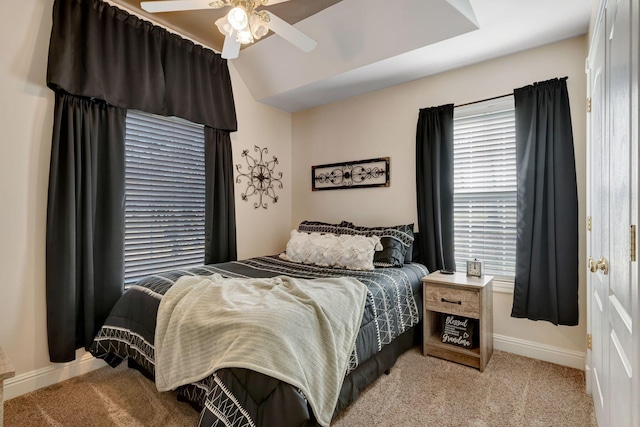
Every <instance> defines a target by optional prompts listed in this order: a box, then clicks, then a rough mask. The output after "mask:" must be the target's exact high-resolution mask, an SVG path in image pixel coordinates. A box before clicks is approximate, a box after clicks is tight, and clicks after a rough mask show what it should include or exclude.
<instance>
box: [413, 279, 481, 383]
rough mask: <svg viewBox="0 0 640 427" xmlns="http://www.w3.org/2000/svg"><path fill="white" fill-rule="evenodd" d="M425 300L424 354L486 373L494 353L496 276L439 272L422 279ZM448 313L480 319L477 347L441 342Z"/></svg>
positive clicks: (477, 331)
mask: <svg viewBox="0 0 640 427" xmlns="http://www.w3.org/2000/svg"><path fill="white" fill-rule="evenodd" d="M422 286H423V294H422V295H423V301H424V344H423V354H424V355H425V356H427V355H430V356H435V357H439V358H442V359H447V360H451V361H452V362H457V363H462V364H463V365H468V366H472V367H474V368H478V369H480V372H482V371H484V368H485V367H486V366H487V363H489V359H491V355H492V354H493V276H483V277H467V275H466V274H465V273H454V274H442V273H440V272H439V271H437V272H435V273H431V274H430V275H428V276H425V277H423V278H422ZM447 314H454V315H457V316H464V317H468V318H472V319H478V327H477V330H476V331H475V332H474V333H476V334H478V337H479V339H478V344H477V345H474V346H473V347H472V348H470V349H467V348H464V347H459V346H457V345H453V344H445V343H443V342H442V319H443V316H445V315H447Z"/></svg>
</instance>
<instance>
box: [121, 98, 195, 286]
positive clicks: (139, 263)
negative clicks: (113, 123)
mask: <svg viewBox="0 0 640 427" xmlns="http://www.w3.org/2000/svg"><path fill="white" fill-rule="evenodd" d="M125 153H126V180H125V192H126V199H125V262H124V264H125V285H130V284H133V283H135V281H136V280H138V279H139V278H141V277H144V276H147V275H149V274H153V273H156V272H159V271H166V270H171V269H174V268H180V267H189V266H193V265H201V264H202V263H203V262H204V204H205V169H204V129H203V126H202V125H197V124H194V123H190V122H188V121H186V120H182V119H177V118H173V117H171V118H169V117H162V116H155V115H151V114H147V113H142V112H139V111H131V110H129V111H128V112H127V119H126V136H125Z"/></svg>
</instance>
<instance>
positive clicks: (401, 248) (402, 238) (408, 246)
mask: <svg viewBox="0 0 640 427" xmlns="http://www.w3.org/2000/svg"><path fill="white" fill-rule="evenodd" d="M350 228H351V229H352V230H353V233H354V234H363V235H366V236H378V237H380V239H381V243H382V246H383V250H382V251H380V252H376V256H375V258H374V260H373V264H374V265H375V266H376V267H402V265H403V264H405V263H406V264H408V263H410V262H411V260H412V258H413V241H414V237H413V224H406V225H394V226H391V227H360V226H355V225H352V226H351V227H350ZM400 254H402V256H400Z"/></svg>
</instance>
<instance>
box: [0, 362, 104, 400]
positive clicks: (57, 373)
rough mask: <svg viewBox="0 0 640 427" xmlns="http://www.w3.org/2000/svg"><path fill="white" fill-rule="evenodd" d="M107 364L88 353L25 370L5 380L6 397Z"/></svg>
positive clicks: (33, 389) (30, 390)
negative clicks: (61, 361) (33, 369)
mask: <svg viewBox="0 0 640 427" xmlns="http://www.w3.org/2000/svg"><path fill="white" fill-rule="evenodd" d="M104 366H107V364H106V363H104V361H102V360H100V359H96V358H95V357H93V356H92V355H91V354H89V353H86V354H84V355H83V356H82V357H81V358H78V359H76V360H74V361H73V362H68V363H57V364H55V365H51V366H47V367H46V368H40V369H36V370H35V371H31V372H25V373H24V374H20V375H16V376H15V377H14V378H10V379H8V380H5V382H4V399H5V400H9V399H13V398H14V397H18V396H20V395H22V394H26V393H30V392H32V391H36V390H38V389H41V388H43V387H48V386H50V385H53V384H56V383H59V382H62V381H64V380H68V379H69V378H73V377H77V376H78V375H82V374H86V373H87V372H91V371H93V370H95V369H99V368H102V367H104Z"/></svg>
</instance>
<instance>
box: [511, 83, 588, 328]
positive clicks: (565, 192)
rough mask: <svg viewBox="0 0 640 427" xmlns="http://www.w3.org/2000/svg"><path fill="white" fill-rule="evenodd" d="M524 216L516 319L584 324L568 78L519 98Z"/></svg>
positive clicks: (528, 89)
mask: <svg viewBox="0 0 640 427" xmlns="http://www.w3.org/2000/svg"><path fill="white" fill-rule="evenodd" d="M514 97H515V114H516V161H517V176H518V215H517V240H516V277H515V289H514V295H513V309H512V312H511V316H512V317H522V318H529V319H531V320H547V321H549V322H552V323H553V324H556V325H559V324H560V325H570V326H572V325H577V324H578V191H577V184H576V167H575V157H574V151H573V133H572V128H571V112H570V109H569V95H568V93H567V83H566V78H563V79H553V80H549V81H546V82H541V83H535V84H533V85H530V86H526V87H523V88H520V89H516V90H515V91H514Z"/></svg>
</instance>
